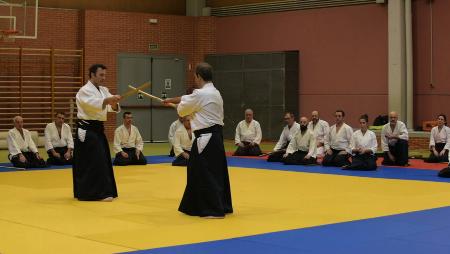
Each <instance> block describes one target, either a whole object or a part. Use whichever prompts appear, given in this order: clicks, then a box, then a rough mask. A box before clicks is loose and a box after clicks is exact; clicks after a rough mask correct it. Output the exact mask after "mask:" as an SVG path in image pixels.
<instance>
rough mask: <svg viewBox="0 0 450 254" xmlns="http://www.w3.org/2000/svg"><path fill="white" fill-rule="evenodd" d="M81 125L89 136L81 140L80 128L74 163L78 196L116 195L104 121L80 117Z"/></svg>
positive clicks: (74, 189)
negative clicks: (81, 118)
mask: <svg viewBox="0 0 450 254" xmlns="http://www.w3.org/2000/svg"><path fill="white" fill-rule="evenodd" d="M78 128H79V129H82V130H86V136H85V139H84V141H83V142H82V141H81V140H80V137H79V135H78V130H77V132H76V138H75V148H74V153H73V166H72V169H73V192H74V196H75V198H78V199H79V200H85V201H94V200H102V199H105V198H108V197H113V198H115V197H117V187H116V181H115V179H114V172H113V167H112V163H111V154H110V152H109V145H108V140H107V139H106V136H105V133H104V127H103V122H102V121H95V120H79V121H78Z"/></svg>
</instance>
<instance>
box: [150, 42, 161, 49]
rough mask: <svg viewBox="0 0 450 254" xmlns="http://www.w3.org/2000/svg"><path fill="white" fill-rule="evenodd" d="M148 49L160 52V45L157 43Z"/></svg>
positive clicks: (151, 44)
mask: <svg viewBox="0 0 450 254" xmlns="http://www.w3.org/2000/svg"><path fill="white" fill-rule="evenodd" d="M148 49H150V50H159V45H158V44H157V43H150V44H149V45H148Z"/></svg>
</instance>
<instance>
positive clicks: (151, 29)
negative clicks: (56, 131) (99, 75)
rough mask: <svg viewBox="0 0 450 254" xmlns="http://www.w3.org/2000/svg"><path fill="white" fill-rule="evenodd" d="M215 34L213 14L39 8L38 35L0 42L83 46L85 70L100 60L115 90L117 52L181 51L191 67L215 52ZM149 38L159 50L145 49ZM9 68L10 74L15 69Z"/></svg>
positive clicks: (108, 126)
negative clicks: (156, 44)
mask: <svg viewBox="0 0 450 254" xmlns="http://www.w3.org/2000/svg"><path fill="white" fill-rule="evenodd" d="M149 18H157V19H158V21H159V22H158V24H156V25H152V24H150V23H149V22H148V19H149ZM215 38H216V35H215V18H212V17H186V16H175V15H160V14H159V15H158V14H145V13H128V12H111V11H101V10H62V9H47V8H40V17H39V30H38V39H37V40H25V39H18V40H16V42H14V43H5V42H0V47H18V46H21V47H33V48H57V49H78V48H84V49H85V69H86V71H87V68H88V67H89V66H90V65H91V64H93V63H104V64H105V65H106V66H107V67H108V72H107V73H108V74H107V81H106V86H107V87H109V88H110V90H111V91H112V92H113V93H114V92H115V90H116V83H117V79H116V71H117V70H116V65H117V63H116V56H117V54H118V53H147V54H179V55H183V56H185V57H186V63H187V65H189V64H190V65H191V66H195V64H196V63H198V62H200V61H202V60H203V58H204V55H205V54H209V53H214V52H215V45H216V43H215V42H216V41H215ZM149 43H158V44H159V50H158V51H149V48H148V47H149ZM37 65H38V64H36V66H37ZM0 69H3V67H2V66H0ZM86 71H85V72H86ZM9 72H10V73H9V75H14V74H12V72H14V70H12V69H11V70H10V71H9ZM40 72H41V73H39V70H37V71H36V73H37V74H41V75H48V73H47V72H48V71H47V69H45V70H44V69H43V70H41V71H40ZM5 75H8V73H5ZM85 75H86V76H85V78H87V73H85ZM186 81H187V85H188V86H191V85H192V84H193V72H192V68H191V69H190V70H189V69H188V70H186ZM108 119H109V120H108V122H107V123H106V132H107V135H108V137H109V138H112V137H113V132H114V129H115V122H116V120H115V115H114V114H110V115H109V117H108ZM8 121H9V120H8ZM25 128H27V125H26V121H25Z"/></svg>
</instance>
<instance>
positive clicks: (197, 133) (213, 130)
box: [194, 124, 223, 137]
mask: <svg viewBox="0 0 450 254" xmlns="http://www.w3.org/2000/svg"><path fill="white" fill-rule="evenodd" d="M222 130H223V126H222V125H220V124H216V125H213V126H211V127H208V128H204V129H200V130H195V131H194V134H195V136H196V137H200V135H201V134H205V133H222Z"/></svg>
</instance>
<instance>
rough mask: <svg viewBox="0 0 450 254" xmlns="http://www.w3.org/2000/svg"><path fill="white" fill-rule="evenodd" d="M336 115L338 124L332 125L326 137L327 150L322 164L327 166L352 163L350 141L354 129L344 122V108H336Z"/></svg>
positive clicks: (340, 165)
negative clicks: (350, 159)
mask: <svg viewBox="0 0 450 254" xmlns="http://www.w3.org/2000/svg"><path fill="white" fill-rule="evenodd" d="M335 116H336V124H335V125H333V126H331V128H330V133H329V134H328V136H327V137H326V138H325V149H326V151H327V152H326V154H325V157H323V161H322V166H325V167H342V166H345V165H349V164H350V161H349V158H350V153H351V149H350V142H351V140H352V135H353V129H352V127H350V126H348V125H347V124H346V123H345V122H344V117H345V112H344V111H343V110H336V112H335Z"/></svg>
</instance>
